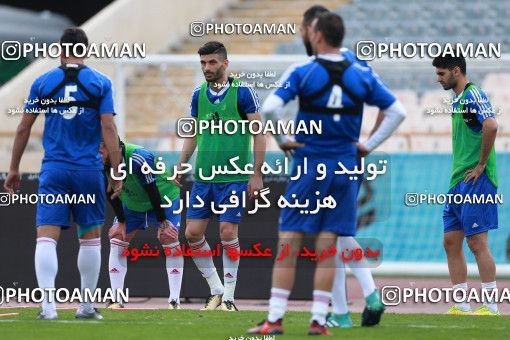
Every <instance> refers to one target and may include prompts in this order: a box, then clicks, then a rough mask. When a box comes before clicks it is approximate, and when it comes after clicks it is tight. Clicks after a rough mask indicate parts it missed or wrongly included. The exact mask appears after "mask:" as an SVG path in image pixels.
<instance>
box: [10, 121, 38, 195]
mask: <svg viewBox="0 0 510 340" xmlns="http://www.w3.org/2000/svg"><path fill="white" fill-rule="evenodd" d="M36 119H37V116H36V115H33V114H31V113H25V114H23V118H21V122H20V123H19V125H18V128H17V129H16V136H15V137H14V145H13V147H12V158H11V166H10V167H9V175H7V179H6V180H5V182H4V189H5V190H6V191H7V192H8V193H11V194H13V193H14V191H15V190H18V189H19V186H20V182H21V177H20V173H19V163H20V161H21V156H22V155H23V152H24V151H25V147H26V146H27V143H28V139H29V138H30V132H31V131H32V126H33V125H34V122H35V120H36Z"/></svg>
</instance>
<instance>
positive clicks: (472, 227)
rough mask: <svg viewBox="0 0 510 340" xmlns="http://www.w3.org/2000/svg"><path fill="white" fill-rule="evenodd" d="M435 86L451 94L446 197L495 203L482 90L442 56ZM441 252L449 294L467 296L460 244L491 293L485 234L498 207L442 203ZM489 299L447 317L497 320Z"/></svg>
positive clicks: (491, 122) (487, 107)
mask: <svg viewBox="0 0 510 340" xmlns="http://www.w3.org/2000/svg"><path fill="white" fill-rule="evenodd" d="M432 65H433V66H435V67H436V74H437V81H438V82H439V83H440V84H441V85H442V86H443V88H444V89H445V90H453V92H454V93H455V98H454V99H453V104H452V106H453V115H452V146H453V165H452V168H453V172H452V177H451V179H450V187H449V191H448V193H449V194H452V195H462V197H463V199H466V200H468V199H473V197H474V195H478V196H480V195H484V196H485V197H488V196H492V197H493V198H494V197H495V195H496V193H497V186H498V176H497V168H496V152H495V151H494V141H495V140H496V133H497V131H498V123H497V122H496V119H495V118H494V110H493V108H492V106H491V104H490V102H489V99H488V98H487V96H486V95H485V93H484V92H483V91H482V89H481V88H480V87H478V86H476V85H474V84H472V83H470V82H469V81H468V79H467V77H466V60H465V59H464V57H453V56H444V57H437V58H435V59H434V60H433V62H432ZM443 224H444V240H443V242H444V248H445V250H446V257H447V258H448V269H449V271H450V279H451V280H452V284H453V289H462V290H465V291H466V294H467V293H468V292H467V267H466V258H465V257H464V252H463V250H462V243H463V241H464V238H466V241H467V244H468V246H469V249H471V252H472V253H473V255H475V258H476V262H477V264H478V271H479V272H480V279H481V281H482V290H484V291H492V290H494V289H497V287H496V265H495V263H494V259H493V258H492V254H491V251H490V249H489V244H488V231H489V230H491V229H497V228H498V206H497V204H494V203H471V202H466V203H461V204H455V203H448V204H446V205H445V207H444V211H443ZM493 299H494V298H492V299H488V301H484V303H483V306H481V307H479V308H477V309H476V310H475V311H474V312H473V313H472V312H471V306H470V304H469V302H468V301H464V302H461V303H456V304H455V305H454V306H452V307H451V308H450V309H449V310H448V311H447V312H446V313H447V314H457V315H460V314H477V315H499V311H498V306H497V304H496V302H495V301H494V300H493Z"/></svg>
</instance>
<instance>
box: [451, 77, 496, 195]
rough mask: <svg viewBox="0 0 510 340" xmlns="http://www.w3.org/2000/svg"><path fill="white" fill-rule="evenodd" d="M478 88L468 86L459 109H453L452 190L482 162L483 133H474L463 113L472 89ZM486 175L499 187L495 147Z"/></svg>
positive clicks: (488, 161)
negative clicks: (467, 95)
mask: <svg viewBox="0 0 510 340" xmlns="http://www.w3.org/2000/svg"><path fill="white" fill-rule="evenodd" d="M473 88H478V87H477V86H475V85H470V86H468V87H467V88H466V89H465V90H464V92H463V93H462V96H461V98H460V101H459V106H458V109H455V105H454V107H453V109H454V110H453V117H452V146H453V167H452V168H453V171H452V177H451V180H450V189H451V188H452V187H454V186H455V185H456V184H457V183H459V182H460V181H463V180H464V178H465V177H466V176H465V174H464V173H465V172H466V171H467V170H469V169H472V168H474V167H475V166H476V164H478V161H479V160H480V150H481V148H482V131H481V130H480V131H479V132H474V131H473V130H471V128H469V127H468V126H467V125H466V123H465V122H464V117H463V115H462V112H463V111H464V102H465V98H466V94H467V93H468V91H469V90H470V89H473ZM485 173H486V174H487V177H488V178H489V180H490V181H491V182H492V184H494V186H496V187H497V186H498V175H497V171H496V152H495V151H494V147H492V150H491V152H490V154H489V158H488V159H487V165H486V167H485Z"/></svg>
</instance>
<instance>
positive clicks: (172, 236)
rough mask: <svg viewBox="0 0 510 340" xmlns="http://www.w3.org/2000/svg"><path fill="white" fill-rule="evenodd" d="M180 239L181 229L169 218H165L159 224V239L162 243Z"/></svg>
mask: <svg viewBox="0 0 510 340" xmlns="http://www.w3.org/2000/svg"><path fill="white" fill-rule="evenodd" d="M177 239H179V231H178V230H177V228H176V227H175V226H174V225H173V224H172V222H170V221H169V220H164V221H163V222H161V223H160V224H159V228H158V240H159V241H160V242H161V243H162V244H168V243H169V242H171V241H174V240H177Z"/></svg>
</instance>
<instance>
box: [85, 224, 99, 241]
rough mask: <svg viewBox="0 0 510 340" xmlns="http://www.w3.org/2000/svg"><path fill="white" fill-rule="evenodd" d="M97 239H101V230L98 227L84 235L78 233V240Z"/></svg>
mask: <svg viewBox="0 0 510 340" xmlns="http://www.w3.org/2000/svg"><path fill="white" fill-rule="evenodd" d="M99 237H101V228H100V227H99V228H95V229H92V230H89V231H87V232H84V233H81V232H80V238H81V239H84V240H87V239H92V238H99Z"/></svg>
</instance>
